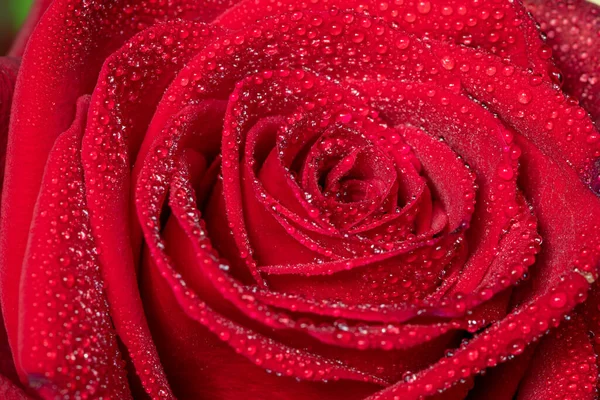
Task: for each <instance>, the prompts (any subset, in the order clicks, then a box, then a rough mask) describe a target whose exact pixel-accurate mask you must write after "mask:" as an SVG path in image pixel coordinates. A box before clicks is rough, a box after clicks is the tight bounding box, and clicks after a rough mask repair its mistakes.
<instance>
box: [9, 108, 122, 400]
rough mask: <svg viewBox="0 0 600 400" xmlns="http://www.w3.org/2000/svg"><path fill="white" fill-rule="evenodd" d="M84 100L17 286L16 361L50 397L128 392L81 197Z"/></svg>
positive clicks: (39, 211)
mask: <svg viewBox="0 0 600 400" xmlns="http://www.w3.org/2000/svg"><path fill="white" fill-rule="evenodd" d="M88 106H89V97H86V98H82V99H81V100H80V102H79V104H78V110H77V116H76V119H75V122H74V123H73V125H72V127H71V128H70V129H69V130H67V131H66V132H65V133H63V134H62V135H61V136H59V138H58V139H57V141H56V144H55V145H54V147H53V149H52V152H51V153H50V157H49V158H48V163H47V165H46V170H45V173H44V178H43V180H42V188H41V192H40V196H39V198H38V202H37V205H36V209H35V212H34V222H33V225H32V231H31V235H30V240H29V243H28V250H27V253H26V260H25V263H24V268H23V274H22V280H21V287H20V294H21V298H20V300H21V301H20V307H19V308H20V320H19V334H20V336H19V347H18V349H19V352H18V360H19V361H20V365H21V367H22V369H23V372H24V374H25V375H26V378H27V383H28V384H29V386H31V387H32V388H34V389H36V390H37V391H38V393H39V394H40V395H41V396H42V397H44V398H48V399H50V398H52V399H55V398H59V397H60V398H70V397H73V398H82V397H84V396H94V397H99V398H100V397H105V398H108V397H110V398H119V399H127V398H129V397H130V394H129V389H128V384H127V378H126V371H125V368H124V363H123V361H122V360H121V357H120V352H119V348H118V344H117V339H116V334H115V331H114V329H113V326H112V323H111V319H110V314H109V311H108V304H107V302H106V297H105V294H104V289H103V283H102V275H101V272H100V268H99V264H98V260H97V256H96V254H95V248H94V238H93V236H92V233H91V230H90V223H89V217H88V212H87V208H86V202H85V189H84V182H83V169H82V165H81V150H80V149H81V138H82V137H83V131H84V127H85V121H86V114H87V110H88Z"/></svg>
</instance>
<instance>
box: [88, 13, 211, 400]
mask: <svg viewBox="0 0 600 400" xmlns="http://www.w3.org/2000/svg"><path fill="white" fill-rule="evenodd" d="M214 32H215V29H214V28H211V27H209V26H207V25H204V24H200V23H194V22H189V21H181V20H178V21H174V22H169V23H165V24H161V25H157V26H155V27H152V28H149V29H147V30H145V31H143V32H141V33H139V34H138V35H136V36H134V37H133V38H132V39H131V40H130V41H129V42H127V43H126V44H125V45H124V46H123V47H122V48H120V49H119V50H118V51H117V52H115V53H114V54H112V55H111V56H110V57H109V58H108V59H107V60H106V62H105V63H104V66H103V67H102V70H101V71H100V78H99V82H98V84H97V86H96V88H95V90H94V94H93V96H92V103H91V106H90V120H89V121H88V125H87V127H86V133H85V136H84V138H83V143H82V161H83V163H84V172H85V179H86V189H87V192H86V195H87V199H88V204H89V210H90V222H91V224H92V230H93V233H94V237H95V239H96V240H97V242H96V245H97V246H98V251H99V260H100V263H101V265H102V266H103V268H102V272H103V276H104V279H105V283H106V286H107V295H108V301H109V304H110V306H111V315H112V318H113V321H114V323H115V327H116V329H117V332H118V333H119V337H120V338H121V340H122V341H123V342H124V344H125V346H126V347H127V349H128V350H129V352H130V356H131V358H132V361H133V363H134V365H135V367H136V370H137V372H138V374H139V375H140V378H141V380H142V384H143V385H144V387H145V388H146V390H147V391H149V392H150V393H152V395H153V396H156V395H158V393H161V392H169V388H168V383H167V382H166V380H165V378H164V376H163V374H162V369H161V366H160V363H159V362H158V357H157V355H156V353H155V350H154V345H153V343H152V341H151V339H150V333H149V330H148V327H147V324H146V322H145V320H144V315H143V312H142V303H141V300H140V298H139V294H138V292H137V290H136V288H137V282H136V265H137V263H136V261H137V259H138V257H139V254H140V243H141V232H140V228H139V226H138V224H139V223H138V222H137V220H136V218H135V215H131V214H130V212H131V210H130V208H129V207H130V201H131V200H130V193H129V188H130V182H129V171H130V168H131V166H132V164H133V162H134V160H135V156H136V154H137V151H138V149H139V147H140V145H141V142H142V140H143V137H144V136H143V135H144V133H145V130H146V127H147V124H148V122H149V121H150V119H151V118H152V113H153V111H154V108H153V105H154V104H156V103H158V101H159V100H160V97H161V96H162V93H163V90H164V88H165V86H166V85H168V84H169V83H170V82H171V80H172V79H173V77H174V76H175V74H176V73H177V72H178V71H179V69H181V68H182V67H183V65H185V62H186V61H187V60H189V59H190V57H191V56H192V55H193V54H194V53H195V52H196V51H198V49H199V48H202V47H203V45H204V43H205V41H206V40H207V39H208V38H211V37H213V36H214ZM132 59H136V60H138V59H139V60H141V61H140V62H139V63H136V64H135V65H134V64H132V63H131V62H130V60H132ZM115 188H119V190H115ZM108 210H110V211H108ZM126 221H129V222H130V224H127V223H125V222H126Z"/></svg>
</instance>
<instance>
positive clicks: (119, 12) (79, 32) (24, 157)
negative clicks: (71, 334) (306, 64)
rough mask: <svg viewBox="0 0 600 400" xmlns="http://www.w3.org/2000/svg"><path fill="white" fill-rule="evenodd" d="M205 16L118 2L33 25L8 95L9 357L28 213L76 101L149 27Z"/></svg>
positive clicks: (175, 3)
mask: <svg viewBox="0 0 600 400" xmlns="http://www.w3.org/2000/svg"><path fill="white" fill-rule="evenodd" d="M207 12H208V13H213V14H214V9H213V8H212V7H206V6H205V5H204V4H203V2H200V1H192V0H172V1H149V2H136V3H133V5H131V3H130V2H129V1H126V0H117V1H113V2H110V3H108V4H107V3H106V2H104V1H101V0H91V1H75V0H54V1H53V2H52V3H51V4H50V6H49V7H48V9H47V10H46V12H45V13H44V15H43V17H42V18H41V19H40V22H39V23H38V24H37V26H36V28H35V30H34V31H33V33H32V35H31V37H30V39H29V43H28V45H27V50H26V52H25V54H24V56H23V60H22V63H21V69H20V71H19V77H18V82H17V88H16V91H15V100H14V104H15V106H14V107H13V110H12V119H11V127H10V134H9V144H8V147H9V149H10V150H9V152H8V154H7V169H6V178H5V180H4V184H5V187H6V188H7V189H6V191H5V193H6V192H8V193H10V195H6V194H5V195H4V196H3V199H2V207H3V213H2V221H1V227H2V231H3V232H11V234H10V235H3V236H2V242H1V243H0V245H1V246H0V248H1V251H0V259H1V261H2V265H5V266H7V267H6V268H5V271H4V273H3V275H2V277H1V279H0V288H1V290H0V292H1V295H0V297H1V300H2V307H3V312H4V318H5V321H6V326H7V331H8V337H9V341H10V343H11V347H12V348H13V349H14V348H15V346H16V329H17V325H18V324H17V316H18V307H17V304H16V302H15V301H14V299H16V298H18V288H17V287H16V286H15V285H14V282H18V281H19V276H20V272H21V270H20V268H21V265H22V261H23V255H24V252H25V245H26V243H27V233H28V230H29V226H30V222H31V216H32V213H33V207H34V204H35V201H36V198H37V194H38V189H39V186H40V183H41V179H42V175H43V171H44V166H45V164H46V159H47V157H48V154H49V152H50V150H51V148H52V145H53V144H54V141H55V140H56V138H57V137H58V135H60V134H61V133H62V132H64V131H65V130H66V129H67V128H68V127H69V124H70V123H71V121H72V120H73V116H74V112H75V102H76V100H77V98H79V97H80V96H82V95H84V94H88V93H90V92H91V91H92V89H93V88H94V86H95V84H96V79H97V77H98V72H99V71H100V67H101V65H102V63H103V62H104V60H105V59H106V57H107V56H108V55H109V54H111V53H112V52H113V51H114V50H116V49H117V48H119V47H120V46H121V45H122V44H123V42H124V41H125V40H127V39H128V38H129V37H131V36H132V35H133V34H134V33H135V32H137V31H139V30H141V29H145V28H147V27H148V26H150V25H152V24H154V23H155V22H157V21H164V20H168V19H173V18H177V17H192V18H193V17H203V16H205V14H206V13H207ZM213 16H214V15H213ZM17 193H18V195H15V194H17ZM17 368H19V366H18V365H17Z"/></svg>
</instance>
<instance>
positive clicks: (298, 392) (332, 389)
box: [142, 254, 377, 400]
mask: <svg viewBox="0 0 600 400" xmlns="http://www.w3.org/2000/svg"><path fill="white" fill-rule="evenodd" d="M147 257H150V258H151V257H152V256H150V255H148V254H147ZM147 257H144V264H145V265H144V266H143V269H142V274H143V276H142V295H143V299H144V306H145V307H146V310H147V311H148V320H149V323H150V327H151V328H152V334H153V337H154V339H155V341H156V343H157V346H158V350H159V353H160V356H161V362H162V363H163V365H164V367H165V371H166V372H167V375H168V378H169V381H170V382H171V385H172V387H173V391H174V392H175V395H176V396H178V398H180V399H186V398H190V399H195V398H202V399H207V400H238V399H241V398H244V399H249V400H264V399H266V398H273V399H281V400H301V399H308V398H314V399H321V398H323V399H325V398H326V399H331V400H352V399H355V400H361V399H364V398H365V397H366V396H368V395H369V394H370V393H372V392H373V391H374V390H376V389H377V386H376V385H373V384H366V383H361V382H353V381H348V380H342V381H339V382H335V381H329V382H327V383H322V382H310V381H306V380H300V381H299V380H297V379H295V378H293V377H290V376H288V373H286V372H285V371H283V373H282V374H281V375H280V374H276V373H273V372H272V373H266V372H265V371H264V369H263V368H262V367H258V366H256V365H255V364H254V363H252V362H251V361H249V360H248V359H247V358H246V357H245V356H244V355H242V354H238V353H237V352H236V351H235V350H234V349H233V348H232V345H230V344H229V343H227V341H224V339H226V338H227V336H228V335H230V334H229V333H228V331H227V330H224V331H223V332H222V333H221V337H220V338H219V336H218V335H215V334H213V333H212V332H211V331H210V330H209V329H207V328H206V327H204V326H202V325H201V324H200V323H198V322H196V321H194V320H193V319H191V318H189V316H188V315H187V314H186V313H185V311H184V310H183V309H182V308H181V306H180V304H179V303H178V302H177V301H176V299H175V297H174V296H173V294H172V292H171V290H172V289H171V288H170V287H169V286H168V284H167V282H165V281H164V279H163V278H162V277H161V276H160V272H159V271H158V270H157V268H156V266H154V265H152V261H151V259H149V258H147ZM240 340H241V338H240ZM240 345H243V342H240V343H239V344H237V343H235V342H234V343H233V347H234V348H235V347H238V346H240ZM249 345H250V346H252V345H253V344H249ZM257 351H258V350H257ZM272 357H277V358H279V359H281V360H282V362H287V360H288V359H289V358H290V355H289V354H286V353H278V352H274V353H273V354H272ZM289 372H290V373H294V372H293V370H292V369H290V370H289Z"/></svg>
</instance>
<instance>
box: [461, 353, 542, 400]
mask: <svg viewBox="0 0 600 400" xmlns="http://www.w3.org/2000/svg"><path fill="white" fill-rule="evenodd" d="M534 351H535V345H530V346H529V347H527V349H526V350H525V351H524V352H523V353H522V354H520V355H518V356H516V357H514V358H513V359H512V360H509V361H507V362H505V363H503V364H500V365H498V366H496V367H494V368H490V369H489V370H487V371H486V372H485V375H481V376H479V377H477V378H476V379H475V386H474V388H473V390H471V391H470V392H469V397H468V399H469V400H512V399H514V398H515V394H516V393H517V390H518V389H519V384H520V383H521V380H522V379H523V376H524V375H525V373H526V372H527V370H528V368H529V366H530V362H531V358H532V356H533V352H534Z"/></svg>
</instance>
